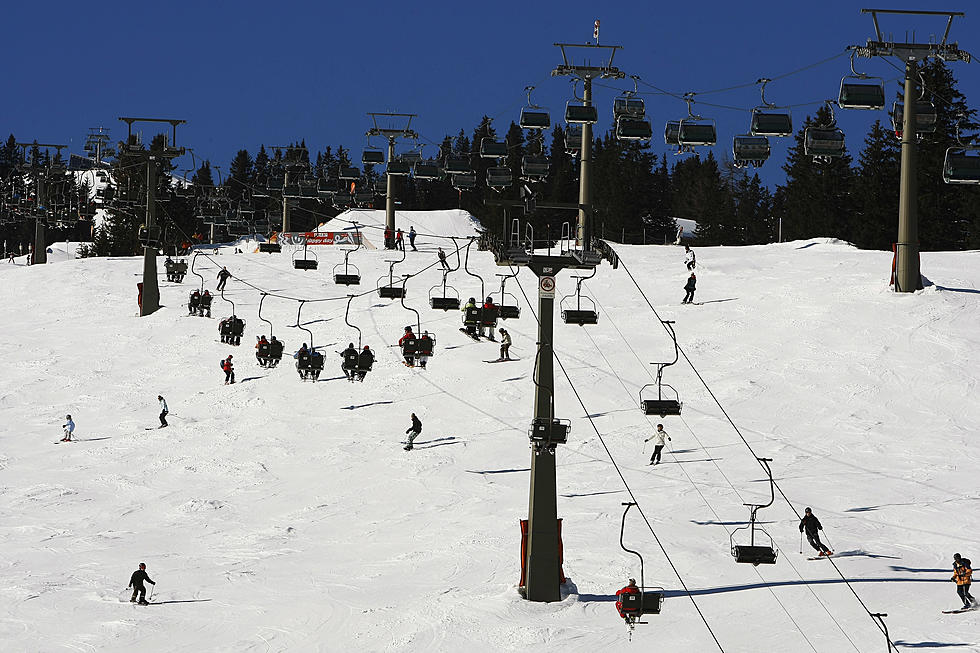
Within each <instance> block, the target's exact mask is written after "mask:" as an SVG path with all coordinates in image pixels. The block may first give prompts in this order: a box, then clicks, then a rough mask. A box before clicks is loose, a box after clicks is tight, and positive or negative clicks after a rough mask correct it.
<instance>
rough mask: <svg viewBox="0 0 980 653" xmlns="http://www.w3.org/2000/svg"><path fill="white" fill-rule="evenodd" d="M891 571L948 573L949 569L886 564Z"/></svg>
mask: <svg viewBox="0 0 980 653" xmlns="http://www.w3.org/2000/svg"><path fill="white" fill-rule="evenodd" d="M888 568H889V569H891V570H892V571H911V572H913V573H919V574H942V573H947V574H948V573H949V569H931V568H927V567H902V566H901V565H888Z"/></svg>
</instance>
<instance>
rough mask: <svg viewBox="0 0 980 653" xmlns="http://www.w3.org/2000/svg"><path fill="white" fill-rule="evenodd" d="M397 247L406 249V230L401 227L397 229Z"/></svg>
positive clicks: (402, 249)
mask: <svg viewBox="0 0 980 653" xmlns="http://www.w3.org/2000/svg"><path fill="white" fill-rule="evenodd" d="M395 249H400V250H401V251H403V252H404V251H405V232H404V231H402V230H401V228H400V227H399V228H398V229H396V230H395Z"/></svg>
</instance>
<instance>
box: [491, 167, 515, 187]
mask: <svg viewBox="0 0 980 653" xmlns="http://www.w3.org/2000/svg"><path fill="white" fill-rule="evenodd" d="M513 183H514V174H513V173H512V172H511V169H510V168H508V167H507V166H495V167H492V168H487V186H489V187H490V188H507V187H509V186H510V185H511V184H513Z"/></svg>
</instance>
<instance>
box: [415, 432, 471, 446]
mask: <svg viewBox="0 0 980 653" xmlns="http://www.w3.org/2000/svg"><path fill="white" fill-rule="evenodd" d="M461 442H462V440H457V439H456V437H455V436H452V435H451V436H449V437H447V438H436V439H435V440H425V441H424V442H418V441H416V442H415V443H414V444H413V445H412V448H413V449H433V448H435V447H444V446H446V445H447V444H460V443H461Z"/></svg>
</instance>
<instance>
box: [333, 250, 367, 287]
mask: <svg viewBox="0 0 980 653" xmlns="http://www.w3.org/2000/svg"><path fill="white" fill-rule="evenodd" d="M352 251H354V250H348V251H347V252H345V253H344V262H343V263H338V264H337V265H335V266H333V282H334V283H335V284H337V285H340V286H357V285H359V284H360V283H361V271H360V270H358V269H357V266H356V265H354V264H353V263H349V262H348V261H347V257H348V256H349V255H350V253H351V252H352ZM341 267H343V272H341V271H339V270H340V268H341Z"/></svg>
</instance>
